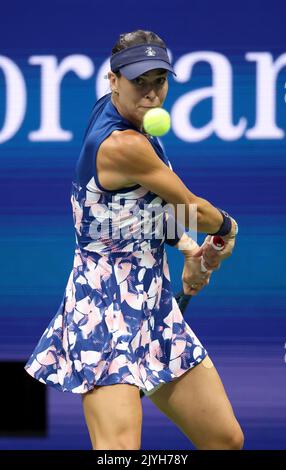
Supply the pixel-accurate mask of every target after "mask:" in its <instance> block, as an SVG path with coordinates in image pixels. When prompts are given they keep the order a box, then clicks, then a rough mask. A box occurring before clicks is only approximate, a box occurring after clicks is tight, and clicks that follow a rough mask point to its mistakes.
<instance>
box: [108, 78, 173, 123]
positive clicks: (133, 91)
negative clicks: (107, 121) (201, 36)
mask: <svg viewBox="0 0 286 470" xmlns="http://www.w3.org/2000/svg"><path fill="white" fill-rule="evenodd" d="M167 74H168V72H167V70H164V69H155V70H150V71H149V72H146V73H144V74H142V75H140V76H139V77H137V78H135V79H134V80H127V78H125V77H124V76H123V75H121V77H120V78H117V81H116V85H115V88H116V89H117V91H118V95H115V100H114V104H115V106H116V107H117V109H118V111H119V113H120V114H121V115H122V116H124V117H125V118H126V119H128V120H129V121H130V122H132V123H133V124H135V125H136V126H137V127H139V128H140V129H141V128H142V121H143V117H144V114H145V113H146V112H147V111H148V109H150V108H156V107H161V106H162V105H163V103H164V101H165V98H166V95H167V92H168V78H167Z"/></svg>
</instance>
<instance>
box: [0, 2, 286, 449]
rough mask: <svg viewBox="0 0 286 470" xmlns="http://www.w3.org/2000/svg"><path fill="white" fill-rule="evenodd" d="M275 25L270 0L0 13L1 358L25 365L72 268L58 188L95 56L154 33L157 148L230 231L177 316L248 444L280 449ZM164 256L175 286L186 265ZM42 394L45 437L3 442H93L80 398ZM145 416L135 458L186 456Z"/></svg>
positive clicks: (83, 118)
mask: <svg viewBox="0 0 286 470" xmlns="http://www.w3.org/2000/svg"><path fill="white" fill-rule="evenodd" d="M284 18H285V2H284V1H283V0H280V1H278V0H277V1H272V2H269V1H258V0H252V1H251V2H249V1H246V0H241V1H240V2H238V3H236V4H234V3H233V2H229V1H226V0H224V1H218V2H213V1H212V0H208V1H204V0H201V1H197V0H189V1H187V0H186V1H182V0H176V2H174V1H165V2H158V1H156V0H153V1H152V2H151V1H145V2H139V3H138V4H136V3H134V1H130V0H122V1H120V2H119V1H116V2H114V1H113V0H110V1H109V2H103V1H101V0H98V1H91V0H80V1H79V0H57V1H55V0H50V1H49V2H38V1H37V2H36V1H34V0H31V1H27V2H20V1H18V2H14V1H13V0H12V1H9V2H5V4H2V5H1V15H0V44H1V50H0V54H1V55H0V142H1V147H0V152H1V154H0V178H1V183H0V191H1V202H2V204H1V218H0V221H1V232H0V237H1V245H0V246H1V268H2V269H1V272H0V276H1V283H0V292H1V308H0V361H23V362H25V361H26V360H27V358H28V356H29V355H30V354H31V352H32V350H33V349H34V347H35V345H36V343H37V342H38V339H39V337H40V336H41V334H42V333H43V331H44V329H45V328H46V326H47V325H48V323H49V322H50V319H51V318H52V317H53V316H54V315H55V314H56V311H57V309H58V307H59V304H60V302H61V299H62V296H63V292H64V289H65V285H66V282H67V280H68V277H69V273H70V271H71V268H72V262H73V250H74V242H75V239H74V232H73V221H72V212H71V206H70V189H71V181H72V178H73V173H74V168H75V163H76V160H77V158H78V155H79V151H80V146H81V140H82V137H83V132H84V128H85V125H86V123H87V119H88V116H89V113H90V110H91V108H92V106H93V104H94V102H95V101H96V99H97V98H98V97H99V96H101V95H102V94H103V93H105V92H108V83H107V81H106V80H104V78H103V76H104V74H105V71H106V70H107V69H106V67H107V62H106V61H107V60H108V58H109V56H110V53H111V49H112V47H113V45H114V43H115V42H116V41H117V38H118V36H119V34H120V33H122V32H127V31H133V30H135V29H147V30H152V31H155V32H156V33H157V34H158V35H159V36H161V37H162V39H164V40H165V41H166V43H167V46H168V48H169V51H170V53H171V55H172V58H173V63H174V64H175V67H177V70H178V76H177V79H174V78H172V77H171V78H170V82H169V94H168V97H167V100H166V102H165V107H166V109H168V110H169V111H170V112H171V113H172V118H173V129H172V131H171V132H170V133H168V134H167V135H166V136H165V137H164V138H163V139H162V142H163V145H164V146H165V149H166V152H167V154H168V156H169V158H170V160H171V162H172V164H173V168H174V170H175V171H176V172H177V173H178V174H179V176H180V177H181V178H182V180H183V181H184V183H185V184H186V185H187V186H188V187H189V188H190V190H192V191H193V192H194V193H195V194H197V195H199V196H201V197H204V198H206V199H207V200H209V201H210V202H212V203H213V204H214V205H216V206H218V207H222V208H224V209H225V210H227V211H229V212H230V213H231V214H232V215H233V216H234V217H235V218H236V219H237V221H238V223H239V227H240V233H239V237H238V241H237V246H236V249H235V252H234V254H233V256H232V258H231V259H230V260H227V261H226V262H225V263H224V264H223V266H222V268H221V269H220V271H218V272H216V273H215V274H214V275H213V277H212V279H211V283H210V285H209V287H208V288H207V289H205V290H204V291H203V292H201V293H200V294H199V295H198V296H197V297H195V298H194V299H192V301H191V304H190V307H189V309H188V311H187V313H186V314H185V317H186V320H187V322H188V323H189V324H190V326H191V327H192V328H193V329H194V331H195V332H196V334H197V335H198V337H199V338H200V340H201V341H202V342H203V344H204V345H205V347H206V348H207V350H208V352H209V354H210V356H211V357H212V358H213V360H214V362H215V364H216V367H217V369H218V371H219V373H220V376H221V378H222V381H223V383H224V385H225V388H226V391H227V393H228V395H229V397H230V400H231V402H232V405H233V407H234V411H235V413H236V416H237V417H238V419H239V421H240V423H241V426H242V428H243V430H244V433H245V448H246V449H286V403H285V387H286V377H285V372H286V369H285V367H286V365H285V354H286V350H285V346H286V314H285V305H286V303H285V288H286V275H285V269H284V266H285V254H284V251H285V250H284V243H285V228H286V221H285V212H286V205H285V202H286V195H285V185H286V179H285V176H286V160H285V130H286V124H285V116H286V103H285V100H284V95H285V93H286V88H285V82H286V67H285V66H286V50H285V19H284ZM195 54H196V56H195ZM192 59H193V61H194V65H193V68H192V69H191V66H190V62H191V60H192ZM209 60H211V61H212V66H211V64H210V62H209ZM182 61H185V62H184V63H182ZM59 67H60V71H61V74H62V76H61V82H59V84H58V86H57V85H56V80H57V79H56V75H55V74H56V69H57V68H59ZM58 70H59V69H58ZM57 73H59V72H57ZM207 87H209V88H210V89H209V91H207V92H206V95H205V96H206V97H205V98H204V99H203V98H202V97H201V98H199V97H198V98H197V99H198V103H197V104H194V106H193V109H192V108H191V104H190V99H191V98H192V97H193V99H194V100H195V98H194V97H195V94H196V93H198V91H199V90H201V92H202V91H203V90H206V88H207ZM211 87H213V89H212V90H211ZM212 93H214V94H215V96H213V98H212V97H211V96H212ZM40 129H41V130H40ZM203 129H205V131H203ZM168 256H169V264H170V270H171V275H172V281H173V287H174V291H176V290H178V289H179V288H180V285H181V279H180V277H181V276H180V269H179V268H181V267H182V265H183V259H182V256H181V255H180V254H179V253H177V252H175V250H173V249H169V248H168ZM31 380H33V379H31ZM9 386H13V387H15V385H14V384H11V383H9V381H8V383H7V378H5V376H3V375H2V377H1V388H2V390H5V393H7V394H9ZM43 387H44V385H43ZM47 394H48V410H47V411H48V414H47V416H48V432H47V435H46V436H45V437H37V438H35V437H20V436H18V437H17V436H14V437H11V436H5V435H2V436H1V437H0V449H23V448H27V449H37V448H39V449H90V442H89V437H88V433H87V429H86V427H85V424H84V420H83V415H82V409H81V402H80V397H79V396H74V395H72V394H67V393H60V392H57V391H55V390H53V389H51V388H49V389H48V390H47ZM19 396H21V389H19ZM143 407H144V421H143V438H142V449H191V448H192V445H191V444H190V443H189V442H188V440H187V438H186V437H185V436H184V435H183V434H182V433H181V431H180V430H179V429H177V428H176V427H175V425H174V424H173V423H171V422H169V421H168V420H167V418H166V417H165V416H164V415H162V414H161V413H160V412H159V411H158V410H157V409H156V408H155V406H154V405H153V404H152V403H151V402H150V401H149V400H148V398H144V399H143Z"/></svg>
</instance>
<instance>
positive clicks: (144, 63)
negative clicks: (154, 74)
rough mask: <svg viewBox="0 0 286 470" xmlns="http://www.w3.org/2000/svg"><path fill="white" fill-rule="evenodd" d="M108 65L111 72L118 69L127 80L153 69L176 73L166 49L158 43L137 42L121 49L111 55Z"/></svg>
mask: <svg viewBox="0 0 286 470" xmlns="http://www.w3.org/2000/svg"><path fill="white" fill-rule="evenodd" d="M110 67H111V70H112V72H118V71H120V73H122V75H124V77H125V78H127V80H133V79H134V78H136V77H139V75H142V74H143V73H146V72H148V71H149V70H154V69H165V70H169V71H170V72H172V73H173V74H174V75H176V74H175V72H174V69H173V67H172V65H171V63H170V59H169V56H168V52H167V49H166V48H165V47H162V46H159V45H158V44H148V43H145V44H137V45H136V46H131V47H128V48H127V49H122V50H121V51H119V52H116V53H115V54H113V55H112V56H111V58H110Z"/></svg>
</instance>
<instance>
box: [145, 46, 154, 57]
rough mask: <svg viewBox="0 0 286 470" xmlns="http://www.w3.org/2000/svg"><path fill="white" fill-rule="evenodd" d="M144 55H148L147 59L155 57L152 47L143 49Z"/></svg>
mask: <svg viewBox="0 0 286 470" xmlns="http://www.w3.org/2000/svg"><path fill="white" fill-rule="evenodd" d="M145 54H146V55H148V56H149V57H151V56H152V57H153V56H154V55H156V51H155V50H154V49H153V48H152V47H147V48H146V49H145Z"/></svg>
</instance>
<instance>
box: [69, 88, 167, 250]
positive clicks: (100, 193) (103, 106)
mask: <svg viewBox="0 0 286 470" xmlns="http://www.w3.org/2000/svg"><path fill="white" fill-rule="evenodd" d="M127 129H133V130H135V131H137V132H141V131H140V130H139V129H138V128H137V127H135V126H134V125H133V124H132V123H131V122H129V121H128V120H127V119H125V118H124V117H123V116H121V115H120V114H119V112H118V111H117V109H116V107H115V106H114V104H113V103H112V101H111V93H109V94H107V95H104V96H103V97H102V98H100V99H99V100H98V101H97V102H96V103H95V105H94V108H93V110H92V113H91V116H90V119H89V122H88V125H87V128H86V131H85V135H84V139H83V145H82V149H81V152H80V156H79V159H78V161H77V164H76V169H75V175H74V179H73V182H72V191H71V203H72V209H73V218H74V227H75V237H76V242H77V245H78V246H79V248H81V249H84V250H88V251H90V252H96V253H99V254H102V255H103V254H105V255H111V254H116V255H117V256H118V255H119V254H126V253H127V254H128V253H133V252H134V251H145V250H150V249H153V248H156V247H158V246H160V245H161V244H162V243H163V242H164V240H165V231H166V213H165V210H164V206H165V205H166V204H167V203H166V201H164V200H163V199H162V198H160V197H159V196H158V195H157V194H155V193H153V192H152V191H149V190H148V189H146V188H144V187H143V186H141V185H139V184H136V185H134V186H131V187H128V188H126V187H125V188H120V189H115V190H109V189H106V188H103V187H102V186H101V184H100V182H99V180H98V175H97V172H96V157H97V152H98V149H99V146H100V145H101V143H102V142H103V141H104V140H105V139H106V138H107V137H109V136H110V134H111V133H112V132H113V131H115V130H118V131H122V130H127ZM150 143H151V145H152V146H153V148H154V151H155V152H156V154H157V155H158V156H159V158H160V159H161V160H162V161H163V162H164V163H166V165H168V166H169V167H170V168H171V164H170V162H169V160H168V158H167V156H166V155H165V152H164V150H163V148H162V146H161V145H160V143H159V141H158V139H157V138H156V137H150Z"/></svg>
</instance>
